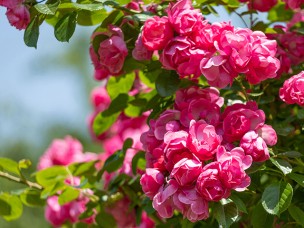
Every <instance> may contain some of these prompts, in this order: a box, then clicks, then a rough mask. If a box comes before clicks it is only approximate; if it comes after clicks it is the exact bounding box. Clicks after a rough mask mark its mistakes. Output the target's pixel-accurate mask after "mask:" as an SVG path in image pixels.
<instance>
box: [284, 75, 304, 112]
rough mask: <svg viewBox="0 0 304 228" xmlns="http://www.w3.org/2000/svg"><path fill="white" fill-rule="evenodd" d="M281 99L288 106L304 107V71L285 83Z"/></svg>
mask: <svg viewBox="0 0 304 228" xmlns="http://www.w3.org/2000/svg"><path fill="white" fill-rule="evenodd" d="M280 98H281V99H282V100H283V101H284V102H286V103H287V104H298V105H300V106H304V71H302V72H300V73H299V74H297V75H294V76H292V77H291V78H289V79H287V80H286V81H285V82H284V85H283V87H282V88H280Z"/></svg>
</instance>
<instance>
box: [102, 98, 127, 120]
mask: <svg viewBox="0 0 304 228" xmlns="http://www.w3.org/2000/svg"><path fill="white" fill-rule="evenodd" d="M128 102H129V96H128V94H125V93H120V94H119V95H118V96H117V97H115V98H114V99H113V100H112V102H111V104H110V106H109V108H108V109H107V110H105V111H104V112H103V113H102V115H103V116H105V117H107V116H112V115H115V114H116V113H119V112H121V111H123V110H124V109H125V108H126V107H128Z"/></svg>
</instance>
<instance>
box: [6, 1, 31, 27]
mask: <svg viewBox="0 0 304 228" xmlns="http://www.w3.org/2000/svg"><path fill="white" fill-rule="evenodd" d="M24 2H25V1H24V0H0V6H4V7H6V8H7V10H6V16H7V19H8V21H9V23H10V24H11V25H12V26H14V27H16V28H17V29H19V30H21V29H25V28H26V27H27V25H28V24H29V23H30V12H29V10H28V8H27V7H26V6H25V5H24Z"/></svg>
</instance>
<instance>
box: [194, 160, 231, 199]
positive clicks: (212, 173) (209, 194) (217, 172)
mask: <svg viewBox="0 0 304 228" xmlns="http://www.w3.org/2000/svg"><path fill="white" fill-rule="evenodd" d="M221 172H222V167H221V164H220V163H219V162H211V163H209V164H208V165H206V166H204V168H203V171H202V173H201V174H200V175H199V177H198V179H197V182H196V190H197V191H198V193H199V194H200V195H201V196H202V197H203V198H204V199H205V200H207V201H219V200H221V199H223V198H228V197H229V195H230V189H229V188H227V187H226V186H225V183H224V182H223V181H222V180H221Z"/></svg>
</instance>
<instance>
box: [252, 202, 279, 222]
mask: <svg viewBox="0 0 304 228" xmlns="http://www.w3.org/2000/svg"><path fill="white" fill-rule="evenodd" d="M273 219H274V216H273V215H270V214H268V213H265V210H264V208H263V206H262V204H261V203H259V204H258V205H256V206H255V207H254V208H253V211H252V216H251V224H252V226H253V228H261V227H272V225H273Z"/></svg>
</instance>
